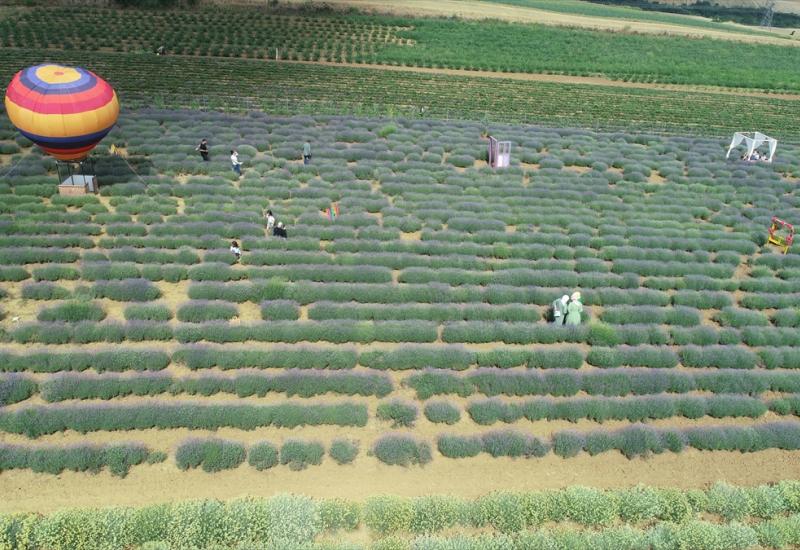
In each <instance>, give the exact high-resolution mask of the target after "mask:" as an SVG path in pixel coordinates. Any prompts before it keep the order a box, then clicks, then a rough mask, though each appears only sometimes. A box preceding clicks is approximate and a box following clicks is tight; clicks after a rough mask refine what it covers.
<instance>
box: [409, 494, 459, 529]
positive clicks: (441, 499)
mask: <svg viewBox="0 0 800 550" xmlns="http://www.w3.org/2000/svg"><path fill="white" fill-rule="evenodd" d="M412 506H413V510H414V515H413V517H412V518H411V525H410V526H409V529H410V530H411V532H412V533H436V532H438V531H442V530H444V529H448V528H451V527H454V526H455V525H457V524H458V523H459V522H460V521H462V520H463V519H464V518H463V515H464V513H463V512H464V505H463V503H462V502H460V501H458V500H457V499H455V498H453V497H450V496H444V495H431V496H423V497H417V498H415V499H413V500H412Z"/></svg>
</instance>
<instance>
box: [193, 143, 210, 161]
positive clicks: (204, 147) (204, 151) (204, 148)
mask: <svg viewBox="0 0 800 550" xmlns="http://www.w3.org/2000/svg"><path fill="white" fill-rule="evenodd" d="M194 150H195V151H199V152H200V156H201V157H203V160H204V161H206V162H208V141H207V140H206V138H203V139H201V140H200V145H198V146H197V147H195V148H194Z"/></svg>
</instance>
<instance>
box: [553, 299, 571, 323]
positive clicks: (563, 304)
mask: <svg viewBox="0 0 800 550" xmlns="http://www.w3.org/2000/svg"><path fill="white" fill-rule="evenodd" d="M568 301H569V296H567V295H566V294H564V295H563V296H562V297H561V298H559V299H558V300H555V301H554V302H553V304H552V305H553V323H555V324H556V325H563V324H564V319H565V318H566V316H567V302H568Z"/></svg>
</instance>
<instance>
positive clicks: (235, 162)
mask: <svg viewBox="0 0 800 550" xmlns="http://www.w3.org/2000/svg"><path fill="white" fill-rule="evenodd" d="M231 167H232V168H233V171H234V172H236V175H237V176H241V175H242V163H241V162H239V153H238V152H237V151H236V150H232V151H231Z"/></svg>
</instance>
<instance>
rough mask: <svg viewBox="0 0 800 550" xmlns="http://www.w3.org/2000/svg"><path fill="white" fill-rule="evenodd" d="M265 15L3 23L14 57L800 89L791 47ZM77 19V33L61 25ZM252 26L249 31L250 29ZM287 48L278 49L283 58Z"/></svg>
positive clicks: (798, 60) (81, 12)
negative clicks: (388, 67) (111, 53)
mask: <svg viewBox="0 0 800 550" xmlns="http://www.w3.org/2000/svg"><path fill="white" fill-rule="evenodd" d="M287 13H289V15H271V14H269V13H265V12H264V11H263V10H257V9H255V8H242V7H240V8H231V9H229V10H227V11H226V12H224V13H215V12H211V11H206V10H199V11H188V12H159V11H156V12H152V11H133V10H131V11H125V12H124V14H121V13H118V12H114V11H113V10H98V9H86V8H54V9H50V10H23V11H20V12H19V15H17V16H15V17H7V18H5V19H4V20H3V21H2V22H1V23H0V44H2V45H3V46H5V47H6V48H21V49H24V50H35V49H40V48H52V49H55V50H59V49H66V50H71V51H87V52H98V51H108V50H116V51H127V52H137V51H147V52H155V50H156V48H158V47H159V46H162V45H163V46H166V48H167V50H168V52H169V53H171V54H185V55H200V56H204V57H224V58H230V57H234V58H237V57H245V56H246V57H253V58H270V59H274V58H275V56H276V54H277V55H278V56H279V57H280V58H282V59H300V60H310V61H316V60H325V61H333V62H340V61H348V62H355V63H384V64H394V65H408V66H421V67H444V68H457V69H472V70H492V71H503V72H523V73H554V74H566V75H599V76H604V77H608V78H613V79H615V80H626V81H637V82H661V83H670V84H700V85H710V86H725V87H733V88H757V89H765V90H772V91H781V90H787V91H800V76H798V75H800V55H798V51H799V50H798V49H797V48H796V47H793V46H791V45H787V46H777V45H765V44H741V43H734V42H729V41H724V40H714V39H700V38H692V39H687V38H684V37H675V36H655V35H638V34H633V33H609V32H601V31H591V30H584V29H567V28H559V27H552V26H546V25H523V24H513V23H505V22H500V21H481V22H477V21H462V20H454V19H408V18H393V17H377V16H376V17H365V16H360V15H335V14H326V13H324V12H323V13H318V12H308V13H304V12H302V11H301V12H300V13H299V14H297V13H295V12H287ZM64 17H68V18H69V19H70V20H71V21H74V22H75V23H76V24H74V25H70V26H61V25H59V24H58V21H59V20H61V19H63V18H64ZM243 20H247V21H248V25H247V26H246V28H245V29H240V22H241V21H243ZM276 50H277V52H276Z"/></svg>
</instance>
